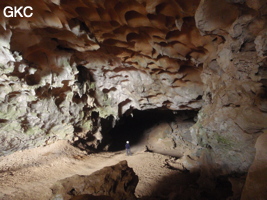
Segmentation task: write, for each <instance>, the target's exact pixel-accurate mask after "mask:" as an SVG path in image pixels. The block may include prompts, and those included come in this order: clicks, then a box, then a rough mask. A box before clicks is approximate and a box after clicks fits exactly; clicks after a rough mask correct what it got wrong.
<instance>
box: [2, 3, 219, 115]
mask: <svg viewBox="0 0 267 200" xmlns="http://www.w3.org/2000/svg"><path fill="white" fill-rule="evenodd" d="M0 5H1V8H4V7H5V6H7V5H8V6H26V5H27V6H31V7H32V8H33V16H32V17H30V18H26V17H24V18H21V17H17V18H5V17H4V16H3V15H2V16H1V32H2V33H4V34H2V42H4V43H6V46H7V47H8V48H10V50H11V51H13V52H18V53H19V54H20V55H21V56H22V57H23V59H24V62H26V64H27V65H29V66H30V67H29V69H27V70H22V71H23V72H21V71H20V70H19V69H18V70H14V72H13V75H15V76H18V77H20V78H23V80H25V81H26V82H27V84H28V85H35V86H36V87H37V86H44V85H47V84H49V85H51V87H55V86H52V84H51V82H58V83H59V84H58V86H63V85H64V84H65V86H66V87H67V86H71V84H73V83H67V82H66V81H65V83H63V81H64V80H63V79H64V78H65V79H66V80H68V78H67V77H66V76H67V75H66V76H65V77H64V73H65V72H64V71H65V70H64V62H63V61H62V58H66V60H67V62H69V63H70V65H71V66H74V65H75V66H78V65H82V66H85V67H86V68H87V69H88V70H90V73H91V74H92V76H93V79H94V81H96V82H97V83H96V85H97V87H98V88H99V90H102V91H105V93H109V92H110V91H111V92H112V91H113V93H116V92H114V90H117V92H118V94H114V95H115V96H116V95H117V96H118V95H121V94H119V93H122V91H121V90H120V89H119V88H120V87H123V84H128V83H127V82H129V83H130V85H132V86H127V87H133V88H132V90H131V89H128V91H129V93H133V92H134V91H133V89H134V87H135V85H136V84H134V83H132V82H136V81H137V82H138V81H141V82H143V83H144V88H143V90H145V88H148V90H149V91H150V92H149V91H148V92H146V93H145V94H144V95H140V93H142V92H138V93H139V94H136V95H135V97H130V95H127V94H126V95H125V97H120V98H121V99H120V100H119V101H118V102H117V103H121V102H124V101H125V100H127V99H128V100H130V101H132V102H134V101H135V102H137V103H133V105H131V106H132V107H135V108H138V109H146V108H155V107H167V108H170V109H173V110H179V109H199V108H200V107H201V105H202V101H201V96H202V93H203V91H202V81H201V78H200V73H201V71H202V67H203V62H204V60H206V59H208V55H209V52H212V51H214V50H215V48H216V46H217V45H218V44H219V43H221V42H223V40H222V39H221V37H220V36H218V35H217V36H216V35H213V34H210V35H206V36H202V35H201V34H200V32H199V30H198V29H197V27H196V23H195V19H194V16H195V12H196V9H197V8H198V5H199V0H190V1H182V0H177V1H174V0H157V1H152V0H143V1H142V0H137V1H118V0H111V1H104V0H102V1H96V0H95V1H92V0H79V1H70V0H62V1H59V0H54V1H52V0H51V1H49V0H45V1H37V0H35V1H8V2H1V4H0ZM9 45H10V46H9ZM51 74H55V75H56V76H57V75H58V74H63V78H62V79H61V80H51V81H48V80H47V78H46V77H47V76H48V75H51ZM52 79H53V78H52ZM132 79H135V80H132ZM60 81H61V83H60ZM154 83H156V84H155V86H154V89H153V88H149V87H146V85H151V84H152V85H153V84H154ZM120 84H122V86H118V87H117V85H120ZM157 87H158V88H157ZM112 88H113V89H114V90H112ZM135 89H136V88H135ZM122 90H123V89H122ZM137 90H138V89H137ZM152 90H154V92H153V91H152ZM166 93H167V95H166ZM122 96H123V95H122ZM127 96H128V97H127ZM137 96H138V97H137ZM147 99H149V100H147ZM149 104H150V105H149ZM129 107H130V105H129V106H128V107H127V108H126V110H127V109H128V108H129Z"/></svg>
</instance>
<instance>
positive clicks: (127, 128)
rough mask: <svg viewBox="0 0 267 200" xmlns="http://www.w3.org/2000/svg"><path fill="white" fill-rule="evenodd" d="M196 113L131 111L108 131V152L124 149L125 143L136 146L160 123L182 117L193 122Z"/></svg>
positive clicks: (152, 110) (157, 110) (154, 110)
mask: <svg viewBox="0 0 267 200" xmlns="http://www.w3.org/2000/svg"><path fill="white" fill-rule="evenodd" d="M197 113H198V112H197V111H188V110H186V111H172V110H159V109H151V110H144V111H140V110H133V112H132V114H131V115H128V116H125V115H124V116H122V117H121V118H120V120H119V121H118V122H117V123H116V125H115V127H114V128H113V129H111V130H110V131H109V136H110V139H111V141H112V142H111V144H110V146H109V149H108V150H109V151H120V150H123V149H125V143H126V141H130V144H131V146H133V145H136V144H138V143H139V142H140V141H141V140H142V138H143V136H144V134H145V132H146V131H147V130H148V129H150V128H152V127H153V126H156V125H158V124H160V123H164V122H167V123H170V122H173V121H175V119H176V118H179V117H183V118H187V120H192V121H193V120H194V117H195V116H196V115H197ZM185 116H186V117H185Z"/></svg>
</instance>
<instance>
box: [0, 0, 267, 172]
mask: <svg viewBox="0 0 267 200" xmlns="http://www.w3.org/2000/svg"><path fill="white" fill-rule="evenodd" d="M6 5H10V6H21V5H30V6H32V7H33V16H32V17H31V18H19V17H18V18H5V17H4V16H3V15H2V12H0V13H1V14H0V30H1V31H0V32H1V34H0V37H1V40H0V68H1V74H0V82H1V83H0V86H1V90H0V101H1V104H0V130H1V133H0V142H1V147H0V148H1V150H0V154H1V155H5V154H8V153H11V152H14V151H18V150H21V149H25V148H29V147H34V146H40V145H46V144H49V143H51V142H54V141H56V140H58V139H69V140H71V141H73V142H74V144H75V145H77V146H79V147H80V148H81V149H87V150H90V148H100V147H99V144H101V143H102V140H104V139H105V137H106V135H107V133H108V130H109V129H110V128H112V127H113V126H114V124H116V122H117V120H119V118H120V117H121V116H122V115H123V114H124V115H127V114H131V111H132V110H133V109H138V110H147V109H158V108H161V109H162V108H164V109H170V110H174V111H176V110H200V112H199V114H198V120H197V122H196V124H195V125H194V126H192V127H191V128H190V133H188V135H186V137H187V138H190V139H189V141H188V142H189V143H190V145H192V148H191V150H190V149H189V150H190V151H187V155H185V156H190V157H191V158H198V159H199V162H200V164H201V165H203V171H206V172H210V173H211V174H212V173H213V172H216V173H217V174H218V173H219V174H226V173H229V172H246V171H247V170H248V168H249V166H250V165H251V163H252V161H253V159H254V156H255V148H254V144H255V141H256V139H257V137H258V136H259V135H260V134H261V133H262V132H263V131H264V129H266V128H267V123H266V122H267V91H266V90H267V89H266V87H267V81H266V80H267V73H266V71H267V40H266V34H267V29H266V27H267V3H266V1H265V0H201V1H199V0H190V1H181V0H177V1H172V0H157V1H152V0H131V1H127V0H125V1H119V0H103V1H94V0H78V1H69V0H62V1H57V0H43V1H40V0H32V1H29V2H28V1H27V2H24V1H21V2H20V1H12V0H9V1H5V2H3V1H2V2H1V3H0V10H1V11H2V10H3V8H4V7H5V6H6ZM174 127H175V126H174ZM174 129H177V127H176V128H174ZM173 132H177V131H176V130H175V131H173ZM181 134H182V135H183V134H184V133H181ZM172 137H176V136H172ZM177 137H180V136H179V135H177ZM170 138H171V137H170ZM177 141H178V140H177ZM181 143H183V142H182V141H181ZM101 148H102V149H103V148H105V145H102V147H101ZM179 153H183V152H179ZM186 158H187V157H184V159H185V160H187V159H186ZM205 166H206V167H207V169H204V168H205Z"/></svg>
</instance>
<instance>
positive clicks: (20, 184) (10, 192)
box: [0, 141, 192, 200]
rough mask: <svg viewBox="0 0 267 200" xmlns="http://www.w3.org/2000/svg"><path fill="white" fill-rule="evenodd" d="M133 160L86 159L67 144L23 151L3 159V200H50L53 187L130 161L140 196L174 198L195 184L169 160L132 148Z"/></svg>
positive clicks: (117, 156) (115, 156)
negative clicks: (75, 175) (170, 164)
mask: <svg viewBox="0 0 267 200" xmlns="http://www.w3.org/2000/svg"><path fill="white" fill-rule="evenodd" d="M132 152H133V155H132V156H126V155H125V152H124V151H120V152H103V153H98V154H90V155H86V154H85V153H84V152H82V151H81V150H79V149H77V148H75V147H73V146H71V145H70V144H69V143H68V142H67V141H58V142H56V143H54V144H52V145H49V146H46V147H39V148H35V149H29V150H24V151H19V152H16V153H13V154H11V155H8V156H5V157H0V199H2V200H11V199H12V200H14V199H16V200H24V199H27V200H36V199H38V200H48V199H49V198H50V196H51V194H52V193H51V190H50V187H51V186H52V185H53V184H54V183H55V182H56V181H57V180H60V179H63V178H66V177H69V176H72V175H74V174H80V175H89V174H91V173H93V172H94V171H96V170H99V169H101V168H103V167H105V166H110V165H113V164H117V163H118V162H119V161H121V160H127V161H128V165H129V167H131V168H133V170H134V171H135V173H136V174H137V175H138V176H139V183H138V185H137V188H136V196H137V197H139V198H141V197H145V196H161V197H162V198H164V196H165V197H167V196H169V195H170V193H171V191H181V190H182V188H184V187H185V186H186V185H189V184H191V183H192V178H191V179H189V178H188V176H187V175H186V174H183V173H180V172H179V171H176V170H171V169H169V168H167V167H164V163H165V160H166V159H168V158H169V156H164V155H160V154H155V153H151V152H144V150H142V149H140V148H139V149H138V148H137V147H132Z"/></svg>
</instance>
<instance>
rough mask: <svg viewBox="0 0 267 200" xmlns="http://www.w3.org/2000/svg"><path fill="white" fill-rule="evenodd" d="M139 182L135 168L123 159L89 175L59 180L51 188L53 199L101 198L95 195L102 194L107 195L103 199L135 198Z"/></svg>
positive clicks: (78, 199) (79, 199)
mask: <svg viewBox="0 0 267 200" xmlns="http://www.w3.org/2000/svg"><path fill="white" fill-rule="evenodd" d="M137 183H138V176H137V175H136V174H135V173H134V171H133V169H132V168H129V167H128V165H127V161H121V162H119V163H118V164H116V165H114V166H110V167H105V168H103V169H101V170H99V171H96V172H94V173H93V174H91V175H89V176H82V175H74V176H72V177H69V178H66V179H63V180H60V181H58V182H57V183H55V185H54V186H53V187H52V188H51V189H52V193H53V196H52V197H51V200H58V199H64V200H69V199H72V200H85V199H100V197H93V196H101V195H104V196H105V198H104V197H103V199H121V200H123V199H135V195H134V192H135V188H136V185H137ZM85 194H86V195H85ZM88 194H89V195H88ZM91 195H93V196H91Z"/></svg>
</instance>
